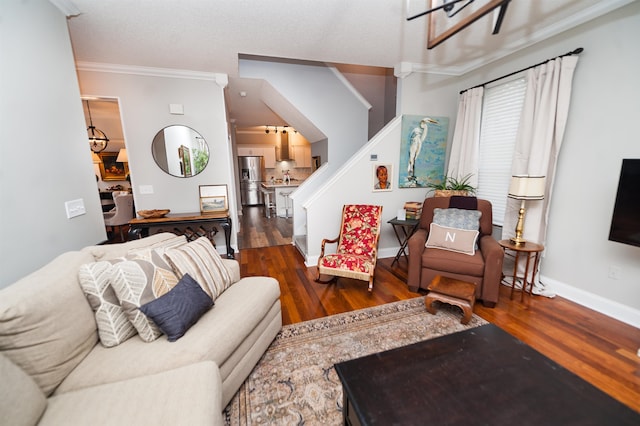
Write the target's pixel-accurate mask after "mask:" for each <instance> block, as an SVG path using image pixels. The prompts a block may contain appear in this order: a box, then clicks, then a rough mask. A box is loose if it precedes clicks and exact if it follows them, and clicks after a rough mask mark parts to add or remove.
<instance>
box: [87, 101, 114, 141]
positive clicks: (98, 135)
mask: <svg viewBox="0 0 640 426" xmlns="http://www.w3.org/2000/svg"><path fill="white" fill-rule="evenodd" d="M87 112H88V113H89V127H87V133H88V134H89V147H90V148H91V151H93V152H95V153H98V152H102V151H104V150H105V149H106V148H107V145H108V144H109V138H108V137H107V135H105V134H104V132H103V131H102V130H100V129H96V126H94V125H93V119H92V118H91V109H90V108H89V100H88V99H87Z"/></svg>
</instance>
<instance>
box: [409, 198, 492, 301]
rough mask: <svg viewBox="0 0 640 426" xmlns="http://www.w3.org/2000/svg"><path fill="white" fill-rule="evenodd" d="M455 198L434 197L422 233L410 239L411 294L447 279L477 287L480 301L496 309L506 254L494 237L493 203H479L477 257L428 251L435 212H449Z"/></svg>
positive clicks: (428, 202)
mask: <svg viewBox="0 0 640 426" xmlns="http://www.w3.org/2000/svg"><path fill="white" fill-rule="evenodd" d="M450 200H451V197H433V198H427V199H425V200H424V204H423V206H422V215H421V217H420V225H418V230H417V231H416V232H415V233H414V234H413V235H412V236H411V238H410V239H409V244H408V247H409V268H408V276H407V284H408V286H409V289H410V290H411V291H414V292H416V291H418V289H419V288H423V289H426V288H427V286H428V285H429V284H430V283H431V280H433V279H434V278H435V276H436V275H444V276H447V277H452V278H456V279H460V280H462V281H466V282H470V283H474V284H475V285H476V299H478V300H482V303H483V305H484V306H487V307H490V308H492V307H494V306H495V305H496V303H497V302H498V293H499V290H500V280H501V279H502V262H503V259H504V251H503V250H502V247H500V245H499V244H498V242H497V241H496V239H495V238H493V237H492V236H491V231H492V229H493V223H492V222H493V220H492V219H493V217H492V209H491V203H490V202H489V201H487V200H481V199H478V200H477V209H478V210H480V211H481V212H482V216H481V217H480V229H479V232H480V234H479V235H478V240H477V242H478V250H476V252H475V254H474V255H468V254H463V253H457V252H452V251H448V250H442V249H437V248H426V247H425V243H426V241H427V236H428V233H429V227H430V225H431V222H432V221H433V209H435V208H441V209H446V208H449V203H450Z"/></svg>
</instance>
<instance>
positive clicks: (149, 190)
mask: <svg viewBox="0 0 640 426" xmlns="http://www.w3.org/2000/svg"><path fill="white" fill-rule="evenodd" d="M138 189H139V190H140V194H153V185H140V186H138Z"/></svg>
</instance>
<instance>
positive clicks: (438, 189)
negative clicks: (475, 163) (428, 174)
mask: <svg viewBox="0 0 640 426" xmlns="http://www.w3.org/2000/svg"><path fill="white" fill-rule="evenodd" d="M471 176H472V174H471V173H470V174H468V175H466V176H464V177H462V178H460V179H458V178H455V177H453V176H445V177H444V178H443V179H442V182H439V183H428V184H427V187H428V188H431V189H433V190H434V191H435V194H434V196H436V197H450V196H452V195H462V196H468V195H473V194H475V193H476V188H475V187H474V186H473V185H471V184H470V183H469V180H470V179H471Z"/></svg>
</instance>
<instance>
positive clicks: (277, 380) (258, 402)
mask: <svg viewBox="0 0 640 426" xmlns="http://www.w3.org/2000/svg"><path fill="white" fill-rule="evenodd" d="M437 305H438V304H437ZM461 318H462V312H461V310H460V309H458V308H456V307H453V306H450V305H442V304H439V305H438V312H437V314H436V315H431V314H429V313H428V312H427V311H426V309H425V306H424V297H417V298H415V299H409V300H403V301H400V302H394V303H389V304H386V305H382V306H377V307H374V308H368V309H361V310H358V311H352V312H347V313H344V314H338V315H332V316H329V317H325V318H320V319H316V320H312V321H305V322H301V323H297V324H292V325H288V326H284V327H283V328H282V331H281V332H280V333H279V334H278V335H277V336H276V338H275V340H274V341H273V343H272V344H271V346H270V347H269V349H268V350H267V351H266V352H265V354H264V356H263V357H262V359H261V360H260V362H259V363H258V365H256V367H255V368H254V370H253V371H252V372H251V374H250V375H249V377H248V378H247V380H246V381H245V383H244V384H243V385H242V386H241V387H240V390H239V391H238V393H237V394H236V395H235V396H234V397H233V399H232V400H231V402H230V403H229V405H228V406H227V408H226V409H225V415H226V421H227V424H228V425H232V426H236V425H269V424H270V425H307V426H309V425H317V424H323V425H339V424H342V386H341V384H340V379H339V378H338V376H337V374H336V372H335V370H334V368H333V365H334V364H336V363H338V362H342V361H347V360H350V359H354V358H359V357H362V356H365V355H369V354H372V353H376V352H381V351H385V350H388V349H393V348H397V347H400V346H405V345H409V344H411V343H416V342H419V341H422V340H427V339H431V338H434V337H438V336H443V335H445V334H450V333H455V332H457V331H462V330H465V329H468V328H473V327H477V326H480V325H483V324H487V321H485V320H483V319H482V318H480V317H478V316H477V315H475V314H474V315H473V317H472V318H471V321H470V322H469V323H468V324H467V325H462V324H460V319H461Z"/></svg>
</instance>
